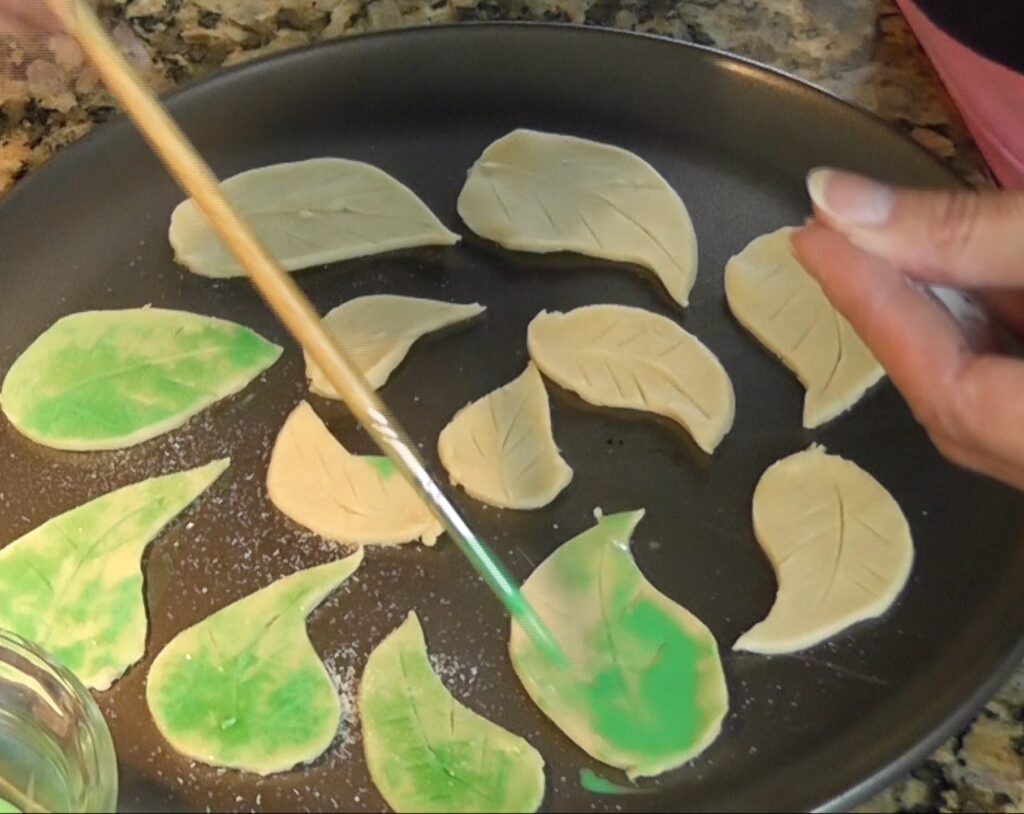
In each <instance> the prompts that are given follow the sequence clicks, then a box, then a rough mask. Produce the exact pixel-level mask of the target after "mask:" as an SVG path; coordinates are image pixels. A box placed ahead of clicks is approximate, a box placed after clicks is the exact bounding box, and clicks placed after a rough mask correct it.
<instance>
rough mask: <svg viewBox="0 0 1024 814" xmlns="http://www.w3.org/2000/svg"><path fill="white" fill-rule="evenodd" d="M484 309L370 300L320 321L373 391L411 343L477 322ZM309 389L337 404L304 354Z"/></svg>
mask: <svg viewBox="0 0 1024 814" xmlns="http://www.w3.org/2000/svg"><path fill="white" fill-rule="evenodd" d="M485 310H486V309H485V308H484V306H482V305H480V304H478V303H473V304H472V305H459V304H456V303H450V302H441V301H440V300H427V299H420V298H419V297H399V296H397V295H394V294H371V295H370V296H367V297H356V298H355V299H354V300H349V301H348V302H346V303H342V304H341V305H339V306H338V307H337V308H335V309H333V310H332V311H330V312H329V313H328V314H327V316H325V317H324V319H323V323H324V327H325V328H326V329H327V331H328V333H330V334H331V335H332V336H333V337H334V338H335V339H336V340H337V341H338V343H339V344H340V345H341V347H343V348H344V349H345V352H346V353H347V354H348V356H349V358H350V359H351V360H352V361H353V362H354V363H355V365H356V367H358V368H359V370H360V371H361V372H362V374H363V375H364V376H365V377H366V380H367V381H368V382H369V383H370V385H371V386H372V387H373V388H374V389H377V388H380V387H383V386H384V383H385V382H386V381H387V380H388V377H389V376H390V375H391V373H392V372H393V371H394V369H395V368H396V367H398V366H399V365H400V364H401V363H402V360H403V359H404V358H405V355H406V354H407V353H408V352H409V349H410V348H411V347H412V345H413V343H414V342H415V341H416V340H417V339H419V338H420V337H421V336H423V335H424V334H428V333H430V332H432V331H439V330H441V329H442V328H447V327H448V326H449V325H455V324H456V323H459V322H463V321H465V320H467V319H472V318H473V317H475V316H479V315H480V314H482V313H483V312H484V311H485ZM306 376H307V377H308V378H309V389H310V390H312V391H313V392H314V393H316V394H317V395H320V396H325V397H326V398H330V399H336V398H338V395H337V393H335V392H334V388H333V387H331V383H330V382H329V381H327V377H326V376H324V374H323V371H322V370H320V366H319V365H317V363H316V362H314V361H313V359H312V358H310V356H309V354H306Z"/></svg>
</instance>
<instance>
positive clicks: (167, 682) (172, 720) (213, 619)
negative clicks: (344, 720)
mask: <svg viewBox="0 0 1024 814" xmlns="http://www.w3.org/2000/svg"><path fill="white" fill-rule="evenodd" d="M362 560H363V552H362V550H359V551H356V553H355V554H353V555H351V556H349V557H346V558H345V559H343V560H339V561H337V562H332V563H328V564H327V565H321V566H318V567H316V568H309V569H306V570H305V571H298V572H297V573H294V574H291V575H290V576H287V577H284V578H283V579H280V580H278V581H277V582H274V583H272V584H270V585H269V586H267V587H266V588H263V589H261V590H259V591H257V592H256V593H254V594H250V595H249V596H246V597H244V598H242V599H239V600H238V601H237V602H235V603H233V604H231V605H228V606H227V607H225V608H223V609H221V610H219V611H217V612H216V613H215V614H213V615H212V616H209V617H207V618H206V619H204V620H203V621H201V622H199V623H198V624H196V625H194V626H192V627H190V628H188V629H187V630H185V631H183V632H181V633H179V634H178V635H177V636H175V637H174V638H173V639H172V640H171V642H170V643H169V644H168V645H167V646H166V647H165V648H164V649H163V650H162V651H160V654H159V655H158V656H157V657H156V660H155V661H154V662H153V667H152V669H151V670H150V672H149V678H148V680H147V682H146V703H147V704H148V706H149V710H150V712H151V713H152V715H153V721H154V722H155V723H156V727H157V729H158V730H159V731H160V734H162V735H163V736H164V737H165V738H166V739H167V741H168V742H169V743H170V744H171V746H173V747H174V748H175V749H176V750H177V751H178V752H180V753H181V754H183V755H186V756H187V757H190V758H192V759H193V760H198V761H200V762H202V763H206V764H208V765H210V766H217V767H223V768H229V769H240V770H242V771H248V772H255V773H256V774H261V775H269V774H275V773H277V772H284V771H287V770H288V769H291V768H292V767H293V766H296V765H298V764H300V763H308V762H310V761H312V760H314V759H316V758H317V757H319V756H320V755H321V754H323V752H324V751H325V750H326V749H327V747H329V746H330V745H331V742H332V741H333V740H334V738H335V737H337V735H338V727H339V725H340V724H341V716H342V705H341V699H340V698H339V697H338V691H337V689H335V686H334V682H333V681H332V680H331V676H330V674H329V673H328V672H327V669H326V668H325V667H324V665H323V663H322V662H321V661H320V657H319V656H318V655H317V652H316V650H314V649H313V645H312V644H311V643H310V641H309V635H308V634H307V632H306V617H307V616H309V614H310V613H312V612H313V609H314V608H316V607H317V605H319V604H320V603H321V602H323V601H324V599H326V598H327V596H328V595H329V594H330V593H331V592H333V591H334V590H335V589H336V588H337V587H338V586H339V585H341V584H342V583H343V582H345V580H347V579H348V578H349V577H350V576H351V575H352V574H353V573H354V572H355V570H356V569H357V568H358V567H359V565H360V563H361V562H362Z"/></svg>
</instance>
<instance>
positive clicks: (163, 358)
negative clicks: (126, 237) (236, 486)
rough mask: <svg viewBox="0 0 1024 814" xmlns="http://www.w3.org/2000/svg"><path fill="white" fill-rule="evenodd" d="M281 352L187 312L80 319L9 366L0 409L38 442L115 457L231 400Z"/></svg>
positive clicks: (57, 327) (243, 331)
mask: <svg viewBox="0 0 1024 814" xmlns="http://www.w3.org/2000/svg"><path fill="white" fill-rule="evenodd" d="M280 355H281V348H280V347H278V346H277V345H274V344H272V343H270V342H268V341H267V340H265V339H263V337H261V336H260V335H259V334H257V333H254V332H253V331H251V330H249V329H248V328H245V327H242V326H241V325H236V324H235V323H233V322H228V321H226V320H223V319H215V318H213V317H204V316H200V315H198V314H190V313H187V312H185V311H167V310H164V309H160V308H133V309H128V310H124V311H85V312H82V313H79V314H72V315H71V316H67V317H64V318H63V319H60V320H58V321H57V322H56V323H54V324H53V326H51V327H50V328H49V329H48V330H47V331H45V332H44V333H43V334H42V335H41V336H40V337H39V338H38V339H36V341H35V342H33V343H32V344H31V345H30V346H29V347H28V349H27V350H25V352H24V353H23V354H22V355H21V356H20V357H18V359H17V360H16V361H15V362H14V364H13V365H12V366H11V369H10V370H9V371H8V373H7V376H6V378H5V379H4V383H3V389H2V390H0V406H2V407H3V411H4V414H5V415H6V416H7V418H8V419H10V421H11V423H12V424H13V425H14V426H15V427H16V428H17V429H18V430H19V431H20V432H22V433H23V434H24V435H26V436H28V437H29V438H31V439H32V440H33V441H36V442H37V443H40V444H43V445H45V446H48V447H54V448H56V449H68V450H100V449H120V448H122V447H130V446H132V445H133V444H138V443H141V442H142V441H147V440H149V439H150V438H155V437H156V436H158V435H160V434H162V433H165V432H168V431H170V430H173V429H176V428H177V427H180V426H181V425H182V424H184V423H185V422H186V421H187V420H188V419H189V418H191V417H192V416H194V415H196V414H197V413H199V412H201V411H202V410H204V409H205V408H207V407H209V406H210V405H211V404H213V403H214V402H216V401H218V400H219V399H222V398H224V397H226V396H230V395H231V394H232V393H237V392H238V391H239V390H241V389H242V388H243V387H245V386H246V385H247V384H248V383H249V382H251V381H252V380H253V379H254V378H255V377H256V376H258V375H259V374H260V373H262V372H263V371H264V370H266V369H267V368H268V367H270V366H271V365H272V364H273V363H274V362H275V361H277V358H278V357H279V356H280Z"/></svg>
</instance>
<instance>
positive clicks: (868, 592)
mask: <svg viewBox="0 0 1024 814" xmlns="http://www.w3.org/2000/svg"><path fill="white" fill-rule="evenodd" d="M753 514H754V533H755V534H756V535H757V539H758V542H760V544H761V547H762V548H763V549H764V551H765V553H766V554H767V555H768V558H769V560H771V563H772V567H773V568H774V569H775V573H776V578H777V580H778V585H779V589H778V595H777V597H776V599H775V604H774V605H773V607H772V609H771V611H770V612H769V614H768V616H767V618H765V620H764V621H762V622H760V623H758V624H757V625H755V626H754V627H753V628H751V629H750V630H749V631H748V632H747V633H745V634H744V635H743V636H741V637H740V639H739V641H737V642H736V646H735V647H736V649H737V650H748V651H752V652H755V653H792V652H795V651H797V650H803V649H805V648H808V647H811V646H812V645H814V644H817V643H818V642H820V641H822V640H824V639H827V638H828V637H829V636H833V635H835V634H836V633H839V632H840V631H841V630H843V629H845V628H847V627H849V626H850V625H852V624H854V623H855V622H860V621H862V620H864V619H873V618H874V617H876V616H880V615H881V614H883V613H884V612H885V611H886V610H888V608H889V607H890V606H891V605H892V603H893V602H895V601H896V597H897V596H898V595H899V593H900V591H901V590H903V586H904V585H905V584H906V582H907V578H908V577H909V576H910V569H911V565H912V564H913V561H914V548H913V543H912V541H911V536H910V527H909V526H908V525H907V520H906V518H905V517H904V516H903V512H902V511H901V510H900V507H899V505H898V504H897V503H896V501H895V500H894V499H893V497H892V495H890V494H889V493H888V492H887V491H886V490H885V487H883V486H882V485H881V484H880V483H878V481H876V480H875V479H874V478H873V477H871V476H870V475H869V474H868V473H867V472H865V471H864V470H863V469H861V468H860V467H859V466H857V465H856V464H855V463H852V462H851V461H847V460H845V459H844V458H841V457H839V456H838V455H828V454H827V453H826V452H825V450H824V449H822V448H821V447H819V446H814V447H811V448H810V449H808V450H805V451H804V452H798V453H797V454H795V455H791V456H789V457H788V458H783V459H782V460H781V461H779V462H778V463H775V464H773V465H772V466H770V467H769V468H768V470H767V471H766V472H765V473H764V475H762V476H761V480H760V481H759V482H758V484H757V488H756V490H755V491H754V509H753Z"/></svg>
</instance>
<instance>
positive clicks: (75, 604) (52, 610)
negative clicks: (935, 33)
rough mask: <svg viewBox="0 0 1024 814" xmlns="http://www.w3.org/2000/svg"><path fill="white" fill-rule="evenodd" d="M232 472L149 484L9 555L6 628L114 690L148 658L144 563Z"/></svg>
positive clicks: (210, 471)
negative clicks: (150, 549) (161, 537)
mask: <svg viewBox="0 0 1024 814" xmlns="http://www.w3.org/2000/svg"><path fill="white" fill-rule="evenodd" d="M227 468H228V461H227V460H221V461H214V462H212V463H209V464H207V465H206V466H203V467H200V468H198V469H192V470H189V471H187V472H177V473H174V474H172V475H164V476H162V477H159V478H150V479H149V480H144V481H142V482H140V483H136V484H133V485H131V486H126V487H125V488H123V489H118V490H117V491H115V492H110V493H109V494H106V495H103V496H102V497H99V498H97V499H95V500H92V501H90V502H89V503H86V504H85V505H83V506H79V507H78V508H76V509H72V510H71V511H69V512H65V513H64V514H62V515H60V516H59V517H55V518H53V519H52V520H50V521H48V522H46V523H44V524H43V525H41V526H39V528H37V529H34V530H33V531H30V532H29V533H28V534H26V535H25V536H23V537H21V538H19V539H17V540H15V541H14V542H13V543H11V544H10V545H8V546H7V547H6V548H4V549H3V550H2V551H0V628H5V629H7V630H11V631H13V632H15V633H17V634H18V635H19V636H22V637H23V638H25V639H28V640H29V641H32V642H35V643H37V644H38V645H40V646H41V647H42V648H43V649H44V650H46V651H47V652H48V653H50V655H52V656H53V657H54V658H56V659H57V660H58V661H60V662H61V663H63V664H64V665H65V666H66V667H67V668H68V669H69V670H71V671H72V672H73V673H74V674H75V675H76V676H77V677H78V679H79V680H80V681H81V682H82V683H83V684H85V685H86V686H88V687H92V688H93V689H97V690H105V689H107V688H108V687H110V685H111V684H113V683H114V681H116V680H117V679H118V678H120V676H121V675H123V674H124V672H125V670H127V669H128V668H129V667H131V666H132V665H133V664H135V663H136V662H137V661H138V660H139V659H141V658H142V656H143V654H144V653H145V651H146V607H145V602H144V599H143V594H142V555H143V553H144V552H145V550H146V547H147V546H148V545H149V543H150V542H151V541H152V540H153V539H154V538H155V537H156V536H157V535H158V534H159V533H160V531H161V530H162V529H163V528H164V527H165V526H166V525H167V524H168V523H170V522H171V520H173V519H174V517H175V516H176V515H178V514H179V513H180V512H181V511H183V510H184V509H185V507H187V506H188V505H189V504H190V503H191V502H192V501H194V500H195V499H196V498H197V497H199V495H201V494H202V493H203V492H204V491H205V490H206V488H207V487H208V486H209V485H210V484H211V483H213V482H214V481H215V480H216V479H217V478H218V477H219V476H220V474H221V473H222V472H223V471H224V470H225V469H227Z"/></svg>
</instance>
